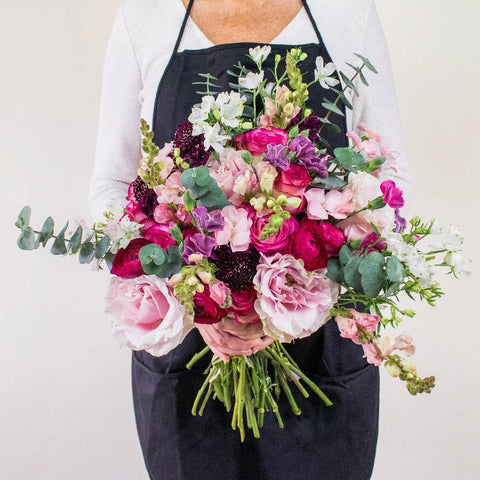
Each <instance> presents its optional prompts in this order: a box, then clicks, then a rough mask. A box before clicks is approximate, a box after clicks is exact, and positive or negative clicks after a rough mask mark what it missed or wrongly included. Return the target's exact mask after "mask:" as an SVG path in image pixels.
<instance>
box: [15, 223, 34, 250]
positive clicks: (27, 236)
mask: <svg viewBox="0 0 480 480" xmlns="http://www.w3.org/2000/svg"><path fill="white" fill-rule="evenodd" d="M17 245H18V246H19V248H21V249H22V250H35V245H36V241H35V232H34V231H33V229H32V228H31V227H24V228H23V229H22V231H21V232H20V235H19V236H18V239H17Z"/></svg>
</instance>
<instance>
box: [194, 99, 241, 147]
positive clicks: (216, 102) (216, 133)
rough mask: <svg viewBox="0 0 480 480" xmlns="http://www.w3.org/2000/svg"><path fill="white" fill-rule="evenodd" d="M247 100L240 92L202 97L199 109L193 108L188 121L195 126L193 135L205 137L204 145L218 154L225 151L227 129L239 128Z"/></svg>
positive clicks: (227, 137) (227, 138)
mask: <svg viewBox="0 0 480 480" xmlns="http://www.w3.org/2000/svg"><path fill="white" fill-rule="evenodd" d="M246 100H247V98H246V97H245V96H244V95H241V94H239V93H238V92H221V93H219V94H218V95H217V97H216V98H215V97H214V96H213V95H205V96H204V97H202V103H201V104H200V106H199V107H193V108H192V113H191V114H190V116H189V117H188V120H189V121H190V122H191V123H192V124H193V131H192V133H193V135H201V134H202V133H203V134H204V135H205V140H204V145H205V149H206V150H208V149H210V148H213V149H214V150H215V151H217V152H218V153H221V152H222V151H223V147H224V146H225V143H226V142H227V140H229V139H230V137H229V136H228V135H225V133H226V131H225V127H229V128H237V127H238V126H239V125H240V121H241V116H242V114H243V104H244V103H245V101H246Z"/></svg>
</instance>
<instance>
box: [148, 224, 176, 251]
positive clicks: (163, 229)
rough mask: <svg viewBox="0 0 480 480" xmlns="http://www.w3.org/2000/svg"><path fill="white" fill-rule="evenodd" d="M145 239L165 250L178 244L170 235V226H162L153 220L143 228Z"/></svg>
mask: <svg viewBox="0 0 480 480" xmlns="http://www.w3.org/2000/svg"><path fill="white" fill-rule="evenodd" d="M142 230H143V237H144V238H146V239H147V240H150V243H156V244H157V245H160V247H162V248H164V249H165V250H166V249H167V248H168V247H171V246H172V245H176V244H177V243H176V242H175V240H174V239H173V238H172V236H171V235H170V229H169V226H167V225H165V224H163V225H160V224H158V223H157V222H154V221H153V220H148V221H147V222H146V223H145V225H144V227H143V229H142Z"/></svg>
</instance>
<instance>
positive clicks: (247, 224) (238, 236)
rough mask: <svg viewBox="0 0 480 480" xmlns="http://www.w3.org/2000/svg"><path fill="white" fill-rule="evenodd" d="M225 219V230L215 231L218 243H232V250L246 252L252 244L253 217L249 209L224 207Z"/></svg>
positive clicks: (231, 206)
mask: <svg viewBox="0 0 480 480" xmlns="http://www.w3.org/2000/svg"><path fill="white" fill-rule="evenodd" d="M222 215H223V218H224V220H225V225H224V227H223V230H221V231H218V232H215V240H216V241H217V244H218V245H227V244H230V248H231V249H232V252H244V251H245V250H247V249H248V246H249V245H250V228H251V226H252V223H253V221H252V219H251V218H249V216H248V212H247V210H245V209H244V208H235V207H234V206H233V205H228V206H227V207H224V208H223V209H222Z"/></svg>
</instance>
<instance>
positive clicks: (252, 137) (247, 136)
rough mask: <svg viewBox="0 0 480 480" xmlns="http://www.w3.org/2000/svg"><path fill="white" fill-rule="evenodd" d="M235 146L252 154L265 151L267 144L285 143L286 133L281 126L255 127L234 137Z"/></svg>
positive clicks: (286, 141) (286, 139) (259, 153)
mask: <svg viewBox="0 0 480 480" xmlns="http://www.w3.org/2000/svg"><path fill="white" fill-rule="evenodd" d="M235 140H236V142H237V148H238V149H239V150H248V151H249V152H250V153H251V154H252V155H261V154H262V153H266V151H267V145H286V144H287V143H288V133H287V132H285V130H282V129H281V128H256V129H254V130H250V131H248V132H245V133H242V134H241V135H238V136H237V137H236V139H235Z"/></svg>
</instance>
